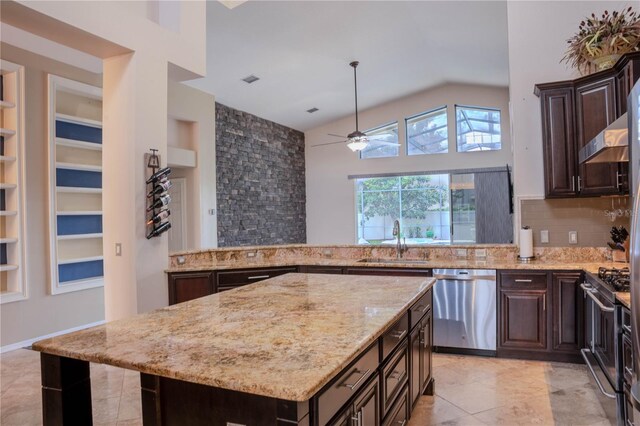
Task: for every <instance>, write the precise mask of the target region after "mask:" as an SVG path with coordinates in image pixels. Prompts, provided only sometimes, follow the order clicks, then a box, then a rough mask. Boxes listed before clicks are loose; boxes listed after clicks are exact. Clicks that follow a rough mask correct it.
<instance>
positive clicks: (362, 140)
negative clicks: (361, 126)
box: [312, 61, 400, 152]
mask: <svg viewBox="0 0 640 426" xmlns="http://www.w3.org/2000/svg"><path fill="white" fill-rule="evenodd" d="M359 64H360V62H358V61H353V62H351V63H350V64H349V66H350V67H352V68H353V83H354V87H355V106H356V130H355V131H353V132H351V133H349V134H348V135H347V136H341V135H334V134H332V133H329V136H334V137H337V138H344V139H345V140H342V141H338V142H328V143H321V144H317V145H312V148H313V147H316V146H326V145H335V144H338V143H345V142H349V143H348V144H347V147H349V149H351V151H353V152H357V151H362V150H363V149H365V148H367V147H368V146H370V145H374V144H375V145H386V146H400V144H399V143H396V142H388V141H385V140H382V139H380V138H384V137H385V136H384V135H379V136H367V135H366V134H365V133H363V132H361V131H360V130H358V75H357V73H356V68H357V67H358V65H359Z"/></svg>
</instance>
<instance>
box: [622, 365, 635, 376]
mask: <svg viewBox="0 0 640 426" xmlns="http://www.w3.org/2000/svg"><path fill="white" fill-rule="evenodd" d="M624 371H625V373H627V374H628V375H629V376H631V377H633V370H632V369H630V368H629V367H624Z"/></svg>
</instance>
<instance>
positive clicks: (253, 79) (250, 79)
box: [242, 74, 260, 84]
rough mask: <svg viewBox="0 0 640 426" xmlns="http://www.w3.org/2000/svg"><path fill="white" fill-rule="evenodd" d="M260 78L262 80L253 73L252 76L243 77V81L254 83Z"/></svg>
mask: <svg viewBox="0 0 640 426" xmlns="http://www.w3.org/2000/svg"><path fill="white" fill-rule="evenodd" d="M258 80H260V78H259V77H256V76H255V75H253V74H251V75H250V76H248V77H245V78H243V79H242V81H244V82H245V83H247V84H251V83H254V82H256V81H258Z"/></svg>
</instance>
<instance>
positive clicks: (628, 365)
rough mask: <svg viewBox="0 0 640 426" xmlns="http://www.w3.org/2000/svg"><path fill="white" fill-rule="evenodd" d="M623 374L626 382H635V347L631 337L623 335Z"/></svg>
mask: <svg viewBox="0 0 640 426" xmlns="http://www.w3.org/2000/svg"><path fill="white" fill-rule="evenodd" d="M622 373H623V375H624V381H625V382H627V383H628V384H631V382H632V381H633V345H632V344H631V337H630V336H627V335H624V334H623V335H622Z"/></svg>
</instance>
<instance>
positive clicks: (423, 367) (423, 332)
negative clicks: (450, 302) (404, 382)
mask: <svg viewBox="0 0 640 426" xmlns="http://www.w3.org/2000/svg"><path fill="white" fill-rule="evenodd" d="M432 324H433V316H432V311H431V310H429V311H428V312H427V314H426V315H425V316H424V318H423V319H422V320H421V321H420V322H419V323H418V325H416V326H415V328H414V329H413V330H412V331H411V334H410V335H409V352H410V357H409V358H410V364H411V368H410V372H411V377H410V378H409V401H410V403H411V404H410V406H411V407H413V405H415V403H416V402H417V401H418V398H419V397H420V395H422V394H423V393H424V392H425V390H426V389H427V387H428V386H429V382H430V381H431V356H432V349H431V341H432V338H433V326H432Z"/></svg>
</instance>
